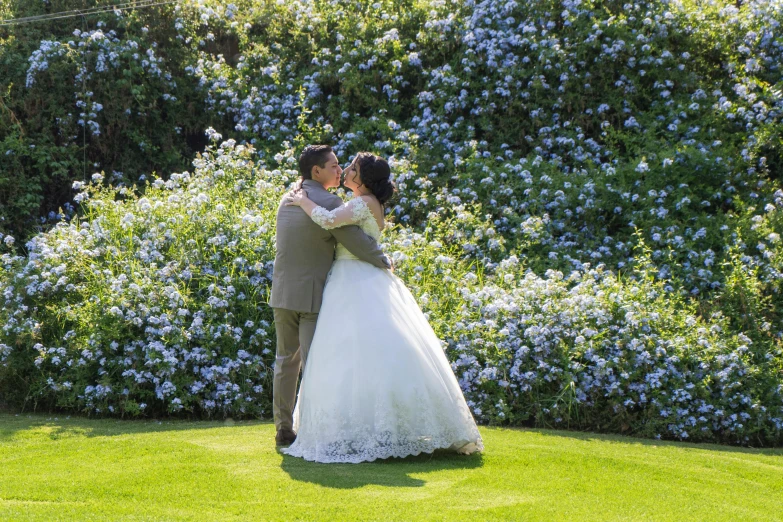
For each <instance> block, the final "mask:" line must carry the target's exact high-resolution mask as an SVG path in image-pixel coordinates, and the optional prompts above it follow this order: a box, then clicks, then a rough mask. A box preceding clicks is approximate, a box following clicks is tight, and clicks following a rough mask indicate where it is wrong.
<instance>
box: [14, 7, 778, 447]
mask: <svg viewBox="0 0 783 522" xmlns="http://www.w3.org/2000/svg"><path fill="white" fill-rule="evenodd" d="M161 9H162V12H163V13H164V14H165V16H161V17H159V18H157V19H156V18H155V17H152V16H146V15H144V14H142V13H141V12H139V13H132V14H125V15H122V16H118V15H106V17H105V19H104V20H102V21H101V24H102V25H101V26H100V27H95V28H92V29H89V30H86V31H85V30H84V29H80V30H79V31H78V32H76V33H73V34H70V33H69V34H68V35H67V36H61V35H59V36H58V35H54V36H48V37H46V38H44V37H41V38H40V39H39V40H38V41H39V42H40V43H39V45H37V49H32V50H31V51H30V52H29V54H28V55H27V56H25V60H26V62H25V68H24V75H22V76H20V77H19V79H17V80H16V83H15V86H14V88H13V89H14V90H12V91H11V92H12V93H19V92H20V89H24V90H23V92H21V94H19V95H18V98H19V99H22V100H23V99H25V97H30V99H38V98H36V97H41V96H43V94H42V92H43V91H42V90H43V89H53V87H52V86H53V85H57V86H62V87H61V88H62V89H64V90H63V91H56V92H57V93H58V94H57V96H58V98H56V99H57V100H58V101H57V104H56V106H57V107H58V109H57V110H58V111H60V112H62V113H63V114H62V115H61V116H58V117H59V118H61V119H60V120H57V121H58V129H61V130H59V131H58V132H59V133H60V134H61V135H62V136H66V137H67V136H70V138H67V139H66V138H63V137H60V138H56V139H55V138H52V140H50V141H46V140H41V141H39V142H38V143H37V144H33V143H28V142H29V141H30V140H31V138H30V136H29V134H25V135H23V134H22V133H21V131H20V128H19V127H18V126H15V124H13V120H12V121H11V123H8V122H6V123H1V122H0V145H2V144H5V145H8V144H10V145H8V151H7V152H5V154H6V156H7V157H8V158H11V161H12V162H16V163H13V165H14V167H13V169H15V170H17V171H22V172H25V173H27V172H31V169H32V170H35V169H38V168H39V167H40V168H41V169H44V170H45V169H46V168H48V167H47V165H49V164H53V163H52V162H51V161H50V158H51V154H52V152H51V151H52V150H54V149H52V148H49V145H50V144H51V143H56V144H57V146H58V147H61V148H63V147H64V148H65V149H67V150H68V151H69V154H70V153H71V152H75V151H80V149H75V148H73V147H75V145H74V144H75V143H76V142H77V141H78V140H75V139H74V138H73V136H75V135H76V134H78V133H79V132H81V133H83V134H84V133H86V134H88V135H89V136H88V137H89V140H90V147H91V148H90V150H91V151H96V150H100V151H101V152H100V153H98V154H97V156H96V158H95V160H93V161H94V163H98V164H99V166H98V167H97V168H104V170H106V168H107V167H109V166H110V165H114V163H112V161H119V162H121V163H122V164H123V167H122V168H117V169H116V170H118V171H121V173H112V174H110V175H106V176H105V178H104V175H101V174H98V175H96V176H94V179H93V181H92V182H91V183H85V184H83V185H82V182H83V181H85V180H83V179H82V176H81V174H79V175H78V176H75V177H76V178H78V180H79V181H78V182H77V184H76V187H77V188H78V189H79V190H77V191H76V192H75V194H76V195H75V198H74V200H75V201H74V205H77V204H80V205H81V206H82V208H83V212H82V214H81V215H79V216H77V217H74V218H73V219H71V215H73V213H72V212H68V211H67V209H66V212H64V214H65V218H66V219H65V220H64V221H63V222H61V223H60V224H58V225H57V226H55V227H54V228H52V229H51V230H50V231H48V232H45V233H42V234H39V235H35V236H33V237H32V239H31V240H30V241H29V242H27V252H26V254H20V253H19V251H18V250H15V249H17V248H18V247H19V246H20V245H18V243H23V241H19V242H16V243H15V242H14V239H13V238H12V237H11V236H6V237H4V239H5V242H6V247H5V248H7V249H8V253H7V254H5V255H4V257H3V263H2V268H0V271H1V272H0V290H2V299H4V306H3V310H2V314H3V324H4V329H3V332H2V339H1V340H0V364H2V366H0V390H1V391H2V393H3V395H2V396H3V397H6V401H7V402H8V403H9V404H13V405H16V406H21V405H23V404H27V403H30V402H37V403H39V404H41V405H46V406H56V407H62V408H68V409H74V410H80V411H86V412H91V413H100V414H106V413H107V412H108V413H109V414H117V415H161V414H177V413H178V412H179V413H181V414H185V413H188V412H192V413H194V414H204V415H253V416H255V415H268V413H269V401H270V392H271V388H270V385H269V384H270V383H269V376H270V374H269V369H268V368H269V366H270V365H271V364H272V363H273V360H274V359H273V357H272V352H273V350H274V346H273V344H274V343H273V341H272V340H271V339H273V337H274V332H273V325H272V324H271V315H270V313H269V309H268V307H267V306H266V292H267V288H268V284H269V277H270V274H271V269H272V267H271V261H272V259H273V249H274V245H273V234H274V209H275V207H276V204H277V201H278V199H279V197H280V195H281V194H282V192H283V191H284V190H285V188H286V186H287V185H288V184H289V183H290V182H291V181H292V180H293V179H295V177H296V172H295V170H294V169H295V165H296V156H297V154H298V152H299V150H301V146H302V145H303V144H304V143H309V142H318V141H326V142H329V143H332V144H333V145H334V146H335V149H336V151H337V153H338V156H339V157H340V159H341V160H347V159H348V158H349V157H350V156H351V155H352V154H354V153H355V152H358V151H359V150H364V149H368V150H373V151H375V152H377V153H380V154H383V155H385V156H387V157H389V158H390V161H391V164H392V167H393V174H394V177H395V181H396V183H397V186H398V189H399V193H398V195H397V198H396V199H395V200H394V201H393V203H392V205H391V208H390V212H389V219H390V221H392V222H393V223H394V226H393V227H392V228H391V229H390V230H389V231H387V232H386V233H385V235H384V239H383V240H384V243H385V248H386V249H387V251H389V252H390V253H392V254H393V255H394V257H395V259H396V265H397V272H398V274H399V275H400V277H402V278H403V279H404V280H405V282H406V283H407V284H408V285H409V286H410V287H411V288H412V290H413V291H414V293H415V294H416V296H417V297H418V299H419V302H420V303H421V305H422V308H423V309H424V310H425V312H426V313H427V314H428V316H429V318H430V320H431V322H432V324H433V327H434V328H435V330H436V332H437V333H438V335H439V336H440V338H441V339H443V341H444V348H445V349H446V352H447V354H448V355H449V357H450V359H451V360H452V361H453V367H454V369H455V372H456V373H457V375H458V377H459V379H460V382H461V384H462V387H463V390H464V391H465V393H466V396H467V398H468V400H469V401H470V404H471V407H472V408H473V411H474V413H475V415H476V416H477V418H479V419H480V420H482V421H484V422H489V423H502V424H515V425H517V424H535V425H544V426H564V427H572V428H578V429H594V430H606V431H615V432H623V433H632V434H639V435H644V436H650V437H656V436H657V437H664V438H675V439H684V438H688V439H689V440H714V441H720V442H730V443H738V444H754V445H757V444H779V443H781V441H783V425H782V424H781V423H782V422H783V421H782V420H781V419H783V409H782V408H783V352H782V348H781V346H783V345H782V344H781V339H783V317H781V314H780V310H781V306H783V301H782V300H781V280H783V277H781V270H783V250H782V249H783V245H782V244H781V241H780V235H781V233H783V189H782V188H781V187H780V186H779V185H780V180H779V176H778V175H777V174H778V172H780V171H781V169H783V155H782V154H781V144H780V139H779V136H780V135H781V132H783V118H782V116H783V112H782V111H783V85H782V84H781V83H780V74H781V64H783V44H781V40H780V38H779V34H778V33H779V28H780V23H781V21H783V6H782V5H781V4H780V2H777V1H772V0H751V1H748V2H743V3H741V5H740V6H739V7H737V5H736V4H735V3H734V2H718V1H716V2H709V3H706V4H705V3H703V2H694V1H690V0H679V1H664V2H629V3H620V2H609V1H607V2H602V1H591V0H581V1H580V0H562V1H550V0H545V1H538V2H527V3H522V2H515V1H513V0H512V1H498V0H486V1H481V2H478V1H450V0H449V1H447V0H430V1H427V2H391V1H381V2H375V3H365V4H355V3H350V2H344V1H340V0H338V1H333V2H305V1H286V2H282V1H279V2H260V1H257V0H242V1H239V0H237V1H236V2H235V3H231V4H226V3H225V2H221V1H217V0H192V1H189V2H183V3H180V4H178V5H176V6H170V7H166V8H161ZM163 42H165V43H166V45H165V46H164V45H162V43H163ZM159 43H160V44H161V45H159ZM18 45H19V44H18V43H14V44H13V45H11V44H3V43H0V53H3V52H5V53H10V51H9V50H8V49H17V50H18V49H19V47H18ZM14 46H17V47H14ZM4 49H5V51H4ZM9 55H10V54H9ZM120 71H125V72H120ZM1 81H2V80H0V82H1ZM85 82H89V83H90V85H91V87H90V89H88V90H86V89H84V88H82V86H83V85H85ZM22 85H23V86H24V87H22ZM0 87H4V85H0ZM4 89H5V87H4ZM4 92H5V90H4ZM64 93H65V94H64ZM88 94H89V95H88ZM5 99H6V98H3V100H5ZM8 99H9V100H10V99H11V98H8ZM52 99H54V98H52ZM133 100H140V101H143V102H144V103H147V104H148V105H146V107H148V108H147V109H146V110H140V109H137V108H134V107H136V105H134V103H136V102H133ZM9 103H10V101H9ZM139 103H140V102H139ZM69 104H70V105H69ZM4 107H5V105H0V111H2V110H3V108H4ZM199 107H205V108H206V109H207V110H200V109H199ZM129 108H130V110H131V114H127V110H128V109H129ZM66 111H68V113H69V114H70V116H68V117H67V118H66V117H65V114H66ZM123 111H125V112H123ZM137 113H138V114H137ZM58 114H59V113H58ZM77 115H78V117H76V116H77ZM125 116H128V117H127V118H126V117H125ZM137 116H138V119H137ZM142 116H143V117H142ZM180 121H182V122H186V123H185V124H184V127H183V125H182V124H180V123H178V122H180ZM180 127H182V128H180ZM206 127H210V131H209V132H208V139H209V140H210V142H211V143H212V145H211V146H210V147H209V148H208V149H207V150H206V151H204V153H203V155H201V156H198V157H197V159H196V161H195V162H194V167H195V168H194V169H193V172H192V173H191V172H181V171H182V169H185V168H189V167H187V166H186V164H185V163H184V161H183V165H182V166H181V167H177V168H174V167H173V166H174V165H176V164H177V162H178V161H182V157H183V155H182V153H183V151H186V150H187V149H188V148H189V147H193V148H199V147H201V146H203V145H204V143H206V141H207V140H203V139H202V138H200V137H199V138H198V139H196V138H194V137H193V129H194V128H206ZM212 127H214V128H217V129H218V131H220V133H222V134H223V135H225V136H226V137H227V138H229V139H227V140H226V141H222V137H220V136H219V135H218V134H217V131H214V130H212V129H211V128H212ZM109 129H114V130H112V131H111V132H109ZM117 129H121V130H122V132H121V133H119V134H117V133H116V132H115V130H117ZM178 129H179V130H178ZM41 132H44V131H41ZM108 134H111V136H108ZM117 136H121V138H117ZM117 139H120V140H122V141H123V144H124V145H127V146H123V147H120V146H119V145H118V144H117V141H112V140H117ZM69 140H70V141H69ZM66 142H68V143H70V144H71V145H67V146H66V145H65V144H66ZM29 145H39V147H33V148H32V149H30V148H29ZM69 147H70V148H69ZM41 148H43V149H44V152H46V154H44V152H40V154H42V156H40V157H38V156H36V158H37V159H35V160H33V159H31V158H32V156H31V155H35V154H39V152H30V151H36V150H41ZM65 149H63V150H65ZM58 150H60V149H58ZM0 152H3V151H2V150H0ZM79 156H80V155H79V154H77V155H75V156H73V157H74V158H78V157H79ZM21 157H24V158H27V159H25V160H24V161H22V160H21V159H20V158H21ZM69 157H70V156H69ZM110 158H113V159H112V160H111V161H108V160H109V159H110ZM137 159H138V161H136V160H137ZM69 161H70V160H69ZM7 164H8V165H10V164H11V163H7ZM34 165H35V167H33V166H34ZM77 165H78V166H79V168H78V169H77V168H76V166H77ZM52 168H54V169H55V170H54V171H57V172H59V171H60V170H63V169H64V170H63V171H64V172H79V173H81V171H82V167H81V165H80V164H78V162H77V163H73V162H70V163H69V162H65V163H61V162H55V163H54V164H53V167H52ZM3 169H7V170H3ZM10 169H11V167H6V163H4V164H3V165H0V179H9V178H10V176H11V175H12V174H11V173H12V170H10ZM57 169H60V170H57ZM94 170H95V168H93V169H90V171H91V172H92V171H94ZM110 170H115V168H114V167H113V166H112V167H111V168H110ZM152 170H158V171H160V172H162V173H163V174H162V177H160V178H158V177H153V179H154V181H153V182H152V183H149V182H147V180H146V176H148V175H149V173H150V171H152ZM54 171H53V172H54ZM171 172H176V173H171ZM60 178H61V179H64V177H63V176H62V175H60ZM73 178H74V177H72V178H71V180H70V181H73ZM134 182H138V183H139V185H140V188H139V189H138V190H136V189H132V188H129V187H130V186H131V185H132V184H133V183H134ZM69 184H70V182H69ZM2 186H3V185H2V184H0V190H3V189H2ZM10 199H11V198H8V199H7V200H2V199H0V204H2V205H4V206H3V211H2V212H3V213H4V214H6V215H8V216H11V215H12V214H11V213H10V211H9V210H6V209H11V210H13V209H17V210H18V208H17V207H14V206H13V205H9V203H7V202H6V201H10ZM58 201H59V200H58ZM36 208H37V207H36ZM13 211H14V212H15V210H13ZM57 217H58V216H55V218H57ZM60 217H62V216H60ZM0 227H4V228H3V230H5V231H9V230H12V229H13V227H9V226H7V225H0Z"/></svg>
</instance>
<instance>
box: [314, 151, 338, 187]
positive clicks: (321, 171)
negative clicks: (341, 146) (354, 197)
mask: <svg viewBox="0 0 783 522" xmlns="http://www.w3.org/2000/svg"><path fill="white" fill-rule="evenodd" d="M342 173H343V169H342V167H340V163H339V162H338V161H337V156H335V154H334V152H330V153H329V157H328V159H327V160H326V163H324V166H323V167H319V166H317V165H316V166H315V167H313V178H315V180H316V181H318V182H319V183H320V184H321V185H323V186H324V188H327V189H329V188H335V187H339V186H340V175H341V174H342Z"/></svg>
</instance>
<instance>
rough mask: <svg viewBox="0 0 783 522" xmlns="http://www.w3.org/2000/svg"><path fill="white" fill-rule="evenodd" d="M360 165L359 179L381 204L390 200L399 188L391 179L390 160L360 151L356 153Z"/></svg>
mask: <svg viewBox="0 0 783 522" xmlns="http://www.w3.org/2000/svg"><path fill="white" fill-rule="evenodd" d="M356 161H357V163H358V165H359V179H360V180H361V182H362V185H364V186H365V187H367V188H368V189H369V190H370V192H372V194H373V196H375V197H376V198H378V201H379V202H380V204H381V205H385V204H386V202H387V201H389V200H390V199H391V198H392V196H393V195H394V192H395V191H396V190H397V188H396V187H395V186H394V183H393V182H392V180H391V168H390V167H389V162H388V161H386V160H385V159H383V158H381V157H379V156H376V155H375V154H372V153H370V152H360V153H359V154H357V155H356Z"/></svg>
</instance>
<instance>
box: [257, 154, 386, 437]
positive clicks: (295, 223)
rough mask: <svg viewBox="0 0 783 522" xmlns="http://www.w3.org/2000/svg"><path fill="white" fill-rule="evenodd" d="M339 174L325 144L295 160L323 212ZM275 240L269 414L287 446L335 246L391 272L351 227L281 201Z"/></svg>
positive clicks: (333, 203)
mask: <svg viewBox="0 0 783 522" xmlns="http://www.w3.org/2000/svg"><path fill="white" fill-rule="evenodd" d="M342 171H343V169H342V168H341V167H340V164H339V163H338V162H337V156H336V155H335V154H334V151H333V150H332V148H331V147H330V146H328V145H308V146H307V147H305V149H304V151H303V152H302V154H301V155H300V156H299V173H300V174H301V176H302V189H303V190H304V191H305V192H306V193H307V197H308V198H310V199H311V200H313V201H314V202H315V203H316V204H318V205H319V206H322V207H324V208H326V209H327V210H334V209H335V208H337V207H339V206H340V205H342V204H343V202H342V200H341V199H340V198H339V197H337V196H335V195H334V194H331V193H329V192H327V189H330V188H334V187H338V186H339V185H340V175H341V174H342ZM283 199H285V198H283ZM276 242H277V255H276V256H275V268H274V273H273V275H272V295H271V296H270V298H269V305H270V306H271V307H272V308H273V309H274V313H275V330H276V331H277V354H276V358H275V379H274V385H273V388H272V410H273V412H274V417H275V428H276V429H277V434H276V436H275V442H276V443H277V445H286V444H291V443H293V442H294V439H296V433H295V432H294V430H293V411H294V404H295V402H296V383H297V380H298V379H299V370H300V367H303V366H304V364H305V362H306V361H307V352H308V350H309V349H310V343H311V341H312V340H313V334H314V333H315V323H316V320H317V319H318V311H319V310H320V309H321V298H322V295H323V290H324V285H325V284H326V274H327V273H328V272H329V269H330V268H331V266H332V261H333V260H334V249H335V246H336V245H337V243H338V242H339V243H340V244H342V245H343V246H344V247H345V248H347V249H348V250H349V251H350V252H351V253H352V254H353V255H355V256H356V257H358V258H359V259H361V260H362V261H367V262H368V263H371V264H372V265H374V266H377V267H380V268H390V267H391V263H390V261H389V259H388V258H387V257H386V256H385V255H384V254H383V252H382V251H381V249H380V247H378V244H377V243H376V242H375V240H374V239H373V238H371V237H370V236H368V235H367V234H365V233H364V232H362V230H361V229H360V228H359V227H357V226H356V225H350V226H345V227H340V228H334V229H332V230H324V229H323V228H321V227H320V226H318V225H316V224H315V223H314V222H313V220H312V219H310V218H309V217H308V216H307V214H305V212H304V211H303V210H302V209H301V208H299V207H297V206H287V205H285V203H284V202H283V201H281V202H280V206H279V208H278V209H277V236H276Z"/></svg>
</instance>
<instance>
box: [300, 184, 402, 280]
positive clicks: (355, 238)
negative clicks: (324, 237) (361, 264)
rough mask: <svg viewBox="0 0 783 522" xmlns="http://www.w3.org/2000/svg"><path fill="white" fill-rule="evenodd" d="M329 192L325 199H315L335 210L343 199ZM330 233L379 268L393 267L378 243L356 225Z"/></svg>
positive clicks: (318, 202) (352, 252)
mask: <svg viewBox="0 0 783 522" xmlns="http://www.w3.org/2000/svg"><path fill="white" fill-rule="evenodd" d="M327 194H328V195H329V196H330V197H329V198H323V200H319V201H315V200H314V201H315V202H316V203H317V204H318V205H320V206H322V207H324V208H325V209H327V210H334V209H336V208H337V207H339V206H340V205H342V204H343V200H341V199H340V198H338V197H337V196H335V195H333V194H329V193H328V192H327ZM329 233H330V234H332V236H333V237H334V238H335V239H336V240H337V242H338V243H340V244H341V245H343V246H344V247H345V248H347V249H348V251H349V252H350V253H351V254H353V255H355V256H356V257H358V258H359V259H361V260H362V261H366V262H367V263H370V264H371V265H374V266H377V267H378V268H391V267H392V264H391V261H390V260H389V258H388V257H386V255H385V254H384V253H383V250H381V247H379V246H378V243H377V242H376V241H375V240H374V239H373V238H371V237H370V236H368V235H367V234H365V233H364V231H362V229H361V228H359V227H358V226H356V225H347V226H344V227H340V228H333V229H331V230H329Z"/></svg>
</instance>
